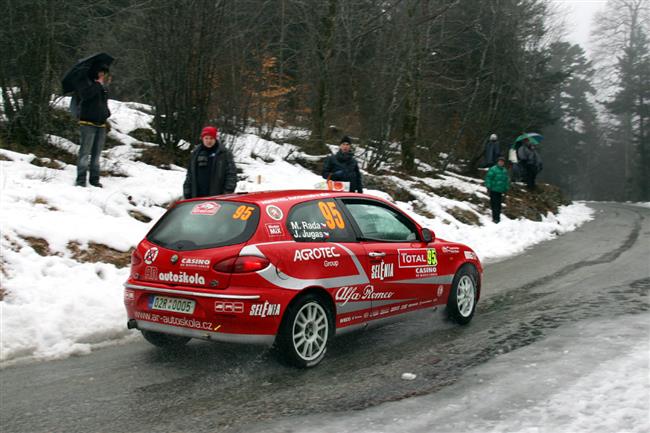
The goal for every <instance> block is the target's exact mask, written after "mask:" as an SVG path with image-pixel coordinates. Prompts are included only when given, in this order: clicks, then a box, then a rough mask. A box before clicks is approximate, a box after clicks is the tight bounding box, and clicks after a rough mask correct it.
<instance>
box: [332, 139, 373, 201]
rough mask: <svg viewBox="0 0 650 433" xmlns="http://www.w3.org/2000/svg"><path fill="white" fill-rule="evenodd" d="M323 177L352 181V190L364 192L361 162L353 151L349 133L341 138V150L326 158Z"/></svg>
mask: <svg viewBox="0 0 650 433" xmlns="http://www.w3.org/2000/svg"><path fill="white" fill-rule="evenodd" d="M323 178H324V179H327V180H336V181H341V182H350V192H358V193H363V182H362V179H361V171H359V164H358V163H357V160H356V159H355V158H354V155H353V154H352V152H351V140H350V137H348V136H347V135H346V136H344V137H343V138H342V139H341V144H340V145H339V151H338V152H337V153H336V154H334V155H329V156H328V157H327V158H325V162H324V163H323Z"/></svg>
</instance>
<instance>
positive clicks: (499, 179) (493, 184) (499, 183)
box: [485, 156, 510, 224]
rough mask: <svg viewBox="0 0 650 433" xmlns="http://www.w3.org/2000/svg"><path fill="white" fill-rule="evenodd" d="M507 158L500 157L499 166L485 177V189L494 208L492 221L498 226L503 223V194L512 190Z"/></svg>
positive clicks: (493, 168)
mask: <svg viewBox="0 0 650 433" xmlns="http://www.w3.org/2000/svg"><path fill="white" fill-rule="evenodd" d="M505 165H506V158H505V157H503V156H499V159H498V160H497V165H493V166H492V168H490V169H489V170H488V172H487V174H486V175H485V187H486V188H487V190H488V193H489V194H490V207H491V208H492V221H494V222H495V223H496V224H498V223H499V221H501V203H502V202H503V194H505V193H506V192H507V191H508V190H509V189H510V178H509V177H508V170H507V169H506V167H505Z"/></svg>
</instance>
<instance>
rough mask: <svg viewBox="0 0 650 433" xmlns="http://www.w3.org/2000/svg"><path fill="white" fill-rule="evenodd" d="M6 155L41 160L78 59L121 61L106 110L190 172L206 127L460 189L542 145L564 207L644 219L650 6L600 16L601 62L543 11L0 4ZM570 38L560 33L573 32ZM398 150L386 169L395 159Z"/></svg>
mask: <svg viewBox="0 0 650 433" xmlns="http://www.w3.org/2000/svg"><path fill="white" fill-rule="evenodd" d="M0 4H1V6H2V7H1V10H3V14H2V16H0V46H1V47H2V50H1V51H2V59H1V60H0V88H1V91H2V102H1V104H0V105H1V107H0V109H1V110H2V114H3V115H2V117H0V140H1V141H0V146H1V147H20V148H22V149H27V150H29V149H30V148H32V149H33V148H35V147H37V146H46V145H47V142H46V134H47V133H50V134H56V131H57V129H58V128H65V127H69V125H70V124H71V123H73V122H72V119H70V118H62V117H61V114H60V111H58V110H55V109H54V108H53V104H52V95H60V93H61V84H60V80H61V77H62V75H63V74H64V73H65V71H66V70H67V69H69V68H70V66H72V65H73V64H74V63H75V62H76V59H78V58H82V57H85V56H87V55H88V54H90V53H93V52H98V51H105V52H108V53H110V54H111V55H113V56H114V57H115V58H116V59H117V61H116V62H115V63H114V65H113V67H112V68H111V73H112V75H113V77H114V80H113V83H112V84H111V86H110V87H111V97H112V98H115V99H119V100H123V101H137V102H143V103H147V104H150V105H152V106H153V107H154V110H155V112H154V113H153V114H154V119H155V120H154V127H155V130H156V134H155V136H154V137H148V141H155V142H156V143H158V144H159V147H158V150H159V152H160V153H161V154H162V155H166V156H167V157H168V158H169V159H170V160H178V161H183V160H187V155H186V154H185V153H184V152H187V151H183V150H181V149H180V148H179V147H178V144H179V142H182V141H188V142H195V141H196V137H197V136H198V134H199V131H200V129H201V127H202V126H204V125H205V124H207V123H212V124H215V125H217V126H218V127H219V128H220V129H222V130H224V131H226V132H229V133H233V134H237V133H238V132H242V131H244V130H248V129H249V128H251V127H252V128H255V129H256V130H257V132H258V134H259V135H261V136H263V137H269V136H270V132H271V131H272V130H273V128H274V127H275V126H284V127H286V126H295V127H302V128H306V129H308V130H310V131H311V132H310V136H309V138H308V139H306V140H305V139H300V140H299V139H298V138H296V141H299V142H296V143H294V144H300V145H301V146H302V147H304V148H305V149H306V150H308V151H312V152H313V153H325V152H327V148H326V147H325V143H337V142H338V139H339V138H340V136H341V135H343V134H347V135H351V136H353V137H354V138H355V144H358V145H359V146H360V148H363V149H364V150H365V151H366V153H365V155H364V157H363V161H364V168H365V169H366V170H368V171H369V172H371V173H381V165H382V163H384V162H386V161H388V160H391V161H392V162H393V163H394V165H395V166H397V167H398V168H399V170H402V171H403V172H405V173H410V174H417V173H416V171H417V169H416V167H417V164H416V159H418V160H420V161H422V162H426V163H428V164H429V165H431V166H432V167H434V168H435V169H445V168H447V167H449V166H450V165H452V166H455V167H460V168H461V170H463V171H465V172H467V173H468V174H472V173H476V169H477V168H478V167H480V166H481V163H482V161H481V156H482V151H483V146H484V143H485V140H486V139H487V137H488V136H489V135H490V134H491V133H496V134H497V135H498V136H499V138H500V141H501V143H502V150H503V151H504V153H505V152H507V148H508V147H509V145H510V144H511V143H512V142H513V140H514V138H515V137H516V136H518V135H520V134H521V133H523V132H541V133H543V134H544V136H545V140H544V142H543V143H542V146H541V148H542V156H543V159H544V171H543V172H542V180H545V181H548V182H551V183H555V184H557V185H559V186H560V187H561V188H562V189H563V190H564V191H565V193H567V195H568V196H569V197H571V198H573V199H590V200H616V201H627V200H630V201H650V139H649V134H650V132H649V131H650V124H649V123H650V122H649V119H650V109H649V107H648V100H649V99H650V46H649V43H650V42H649V41H648V38H649V36H650V2H648V1H645V0H608V1H607V4H606V6H605V7H604V8H603V9H602V11H600V12H599V13H598V14H597V16H596V20H595V24H594V27H593V29H592V40H593V44H594V50H593V54H592V58H588V56H587V54H586V53H585V51H584V49H583V47H581V46H580V45H577V44H571V43H569V42H567V39H566V27H565V24H566V23H563V19H562V18H563V17H562V10H561V9H558V8H557V7H556V5H555V4H554V3H552V2H548V1H544V0H381V1H380V0H156V1H153V0H99V1H93V2H88V1H83V0H0ZM569 24H570V23H569ZM396 148H397V149H399V151H398V152H397V153H395V152H394V150H395V149H396Z"/></svg>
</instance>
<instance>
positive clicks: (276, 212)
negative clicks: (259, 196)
mask: <svg viewBox="0 0 650 433" xmlns="http://www.w3.org/2000/svg"><path fill="white" fill-rule="evenodd" d="M266 214H267V215H268V216H270V217H271V219H274V220H276V221H280V220H281V219H282V218H283V217H284V214H283V213H282V209H280V208H279V207H277V206H275V205H270V206H267V207H266Z"/></svg>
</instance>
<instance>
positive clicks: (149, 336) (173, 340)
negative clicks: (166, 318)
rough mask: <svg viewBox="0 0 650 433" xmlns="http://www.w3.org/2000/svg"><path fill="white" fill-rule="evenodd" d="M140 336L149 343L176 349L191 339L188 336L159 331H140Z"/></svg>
mask: <svg viewBox="0 0 650 433" xmlns="http://www.w3.org/2000/svg"><path fill="white" fill-rule="evenodd" d="M141 332H142V336H143V337H144V339H145V340H147V341H148V342H149V343H151V344H153V345H154V346H157V347H162V348H165V349H176V348H179V347H183V346H185V345H186V344H187V342H188V341H190V340H191V338H190V337H181V336H178V335H169V334H161V333H160V332H153V331H141Z"/></svg>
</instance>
